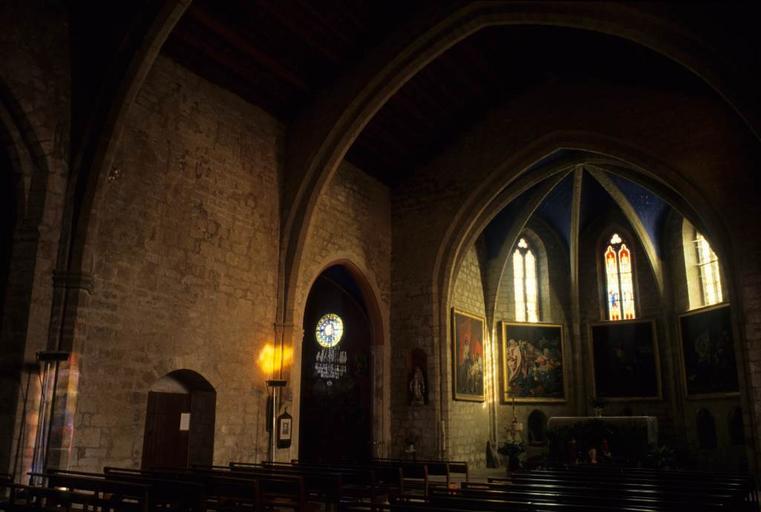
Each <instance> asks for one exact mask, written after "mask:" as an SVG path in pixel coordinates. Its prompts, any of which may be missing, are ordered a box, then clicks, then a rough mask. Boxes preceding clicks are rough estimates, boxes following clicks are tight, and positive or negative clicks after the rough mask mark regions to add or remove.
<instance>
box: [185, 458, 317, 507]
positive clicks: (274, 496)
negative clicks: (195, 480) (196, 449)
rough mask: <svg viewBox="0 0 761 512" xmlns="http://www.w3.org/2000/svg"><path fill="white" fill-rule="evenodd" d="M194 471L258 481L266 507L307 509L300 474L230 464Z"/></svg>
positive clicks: (262, 501) (195, 470)
mask: <svg viewBox="0 0 761 512" xmlns="http://www.w3.org/2000/svg"><path fill="white" fill-rule="evenodd" d="M192 471H193V472H194V473H198V474H202V475H215V476H219V477H231V478H236V479H244V480H249V481H256V482H257V485H258V487H259V495H260V502H261V505H262V507H264V508H265V509H266V508H268V507H276V508H279V509H288V510H296V511H301V510H305V509H306V503H307V494H306V490H305V486H304V479H303V478H302V477H301V476H300V475H295V474H283V473H280V474H278V473H275V472H272V471H266V470H265V471H255V470H253V469H252V470H250V471H247V470H238V471H234V470H233V469H232V468H230V467H229V466H194V467H193V468H192Z"/></svg>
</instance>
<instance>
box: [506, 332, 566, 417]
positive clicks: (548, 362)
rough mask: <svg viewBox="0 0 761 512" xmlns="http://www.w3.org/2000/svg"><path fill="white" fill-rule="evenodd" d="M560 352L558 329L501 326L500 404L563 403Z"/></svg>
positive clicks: (560, 341) (563, 389)
mask: <svg viewBox="0 0 761 512" xmlns="http://www.w3.org/2000/svg"><path fill="white" fill-rule="evenodd" d="M563 349H564V346H563V326H561V325H556V324H539V323H530V324H528V323H507V322H503V323H502V399H503V401H504V402H509V401H511V400H513V399H514V400H515V401H516V402H563V401H565V364H564V363H565V357H564V356H565V353H564V350H563Z"/></svg>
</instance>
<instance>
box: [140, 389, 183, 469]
mask: <svg viewBox="0 0 761 512" xmlns="http://www.w3.org/2000/svg"><path fill="white" fill-rule="evenodd" d="M183 414H190V395H189V394H187V393H184V394H181V393H160V392H156V391H151V392H150V393H148V412H147V414H146V418H145V437H144V439H143V461H142V467H143V469H149V468H165V467H187V466H188V442H189V439H190V430H189V422H187V421H186V423H187V428H181V427H185V425H181V420H182V415H183ZM187 419H188V420H189V419H190V418H189V417H187Z"/></svg>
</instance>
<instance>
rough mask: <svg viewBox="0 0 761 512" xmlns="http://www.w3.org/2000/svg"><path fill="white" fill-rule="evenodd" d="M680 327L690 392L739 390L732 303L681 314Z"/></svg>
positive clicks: (711, 393) (708, 393) (707, 393)
mask: <svg viewBox="0 0 761 512" xmlns="http://www.w3.org/2000/svg"><path fill="white" fill-rule="evenodd" d="M679 331H680V335H681V336H680V337H681V340H682V364H683V368H684V386H685V389H686V391H687V396H688V397H690V398H699V397H710V396H726V395H735V394H737V393H739V389H740V388H739V383H738V380H737V363H736V360H735V348H734V341H733V340H732V323H731V318H730V308H729V305H722V306H717V307H712V308H704V309H701V310H699V311H692V312H690V313H686V314H684V315H681V316H680V318H679Z"/></svg>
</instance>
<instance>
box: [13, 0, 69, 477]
mask: <svg viewBox="0 0 761 512" xmlns="http://www.w3.org/2000/svg"><path fill="white" fill-rule="evenodd" d="M0 20H2V21H0V55H2V56H3V58H2V59H0V81H2V85H3V86H4V88H3V89H4V90H3V91H2V93H3V97H2V98H0V103H1V104H2V105H0V111H2V112H1V113H0V124H1V125H2V130H1V131H3V132H5V135H6V136H8V139H5V137H0V144H2V146H4V147H0V151H7V153H8V155H9V157H10V159H11V160H12V165H13V169H12V172H15V173H17V174H18V175H19V176H18V177H19V179H20V184H21V187H20V188H21V190H20V193H21V195H22V196H23V197H22V204H23V205H24V207H25V210H24V211H23V212H20V213H19V215H18V217H17V227H16V233H15V235H14V245H13V256H12V258H13V262H12V266H11V271H10V277H9V282H8V290H7V294H8V295H7V296H6V303H5V315H4V316H5V318H4V319H3V326H2V335H1V336H2V337H1V338H0V346H2V350H1V351H0V355H2V357H3V358H5V357H8V358H9V359H12V360H13V361H14V362H15V361H20V360H21V359H22V358H23V360H24V361H26V362H34V354H35V352H37V351H39V350H43V349H44V348H45V347H46V344H47V341H48V322H49V318H50V307H51V300H52V292H53V290H52V286H51V284H52V273H53V269H54V267H55V262H56V257H57V250H58V241H59V237H60V231H59V229H60V228H59V226H60V221H61V216H62V212H63V205H64V195H65V187H66V179H67V177H68V164H67V157H68V155H67V151H68V143H69V127H68V121H69V98H70V83H69V76H68V69H69V55H68V40H69V33H68V21H67V16H66V9H65V7H64V6H63V5H53V4H45V8H41V3H40V2H3V3H2V4H1V5H0ZM4 171H5V170H4ZM12 364H15V363H12ZM0 373H2V374H3V375H2V376H0V389H2V392H0V472H4V471H6V470H8V471H13V470H14V469H15V470H16V473H17V474H26V472H27V471H28V469H29V464H30V463H31V449H32V446H33V442H34V429H35V428H36V416H34V417H33V415H30V417H29V418H28V420H29V422H28V423H27V425H26V427H25V432H26V435H25V439H24V441H23V442H22V444H21V447H22V454H21V457H20V458H19V459H18V464H19V465H18V467H15V466H14V463H13V461H11V460H10V459H11V458H12V457H15V455H16V453H15V452H16V446H17V437H16V436H17V435H18V433H19V427H20V424H21V419H22V416H23V414H22V412H23V403H22V400H21V399H19V398H20V397H21V395H20V394H19V390H18V388H17V387H16V386H17V383H18V380H17V378H18V377H17V376H15V375H11V372H7V371H6V370H4V371H2V372H0ZM26 380H27V374H22V375H21V381H22V385H25V384H26ZM36 382H37V378H36V376H33V377H32V379H31V380H30V383H31V387H30V389H29V396H30V400H31V401H30V402H29V404H27V410H36V409H37V405H36V403H35V401H36V399H37V398H36V397H37V396H38V394H39V389H38V387H37V386H36Z"/></svg>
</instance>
